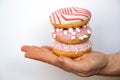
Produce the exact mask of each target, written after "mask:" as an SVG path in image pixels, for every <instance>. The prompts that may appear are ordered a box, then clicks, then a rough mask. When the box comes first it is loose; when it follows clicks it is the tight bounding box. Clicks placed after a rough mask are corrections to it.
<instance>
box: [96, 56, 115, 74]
mask: <svg viewBox="0 0 120 80" xmlns="http://www.w3.org/2000/svg"><path fill="white" fill-rule="evenodd" d="M105 56H106V59H107V61H108V62H107V64H106V66H105V67H104V68H102V69H101V71H100V72H99V73H98V75H104V76H107V75H109V74H110V72H111V67H112V65H111V64H112V60H113V55H112V54H105Z"/></svg>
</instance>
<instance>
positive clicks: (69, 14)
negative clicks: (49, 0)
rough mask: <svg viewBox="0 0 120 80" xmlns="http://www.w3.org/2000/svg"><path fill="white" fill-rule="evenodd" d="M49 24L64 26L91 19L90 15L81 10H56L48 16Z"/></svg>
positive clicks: (72, 8)
mask: <svg viewBox="0 0 120 80" xmlns="http://www.w3.org/2000/svg"><path fill="white" fill-rule="evenodd" d="M49 18H50V21H51V23H55V24H66V23H71V22H78V21H83V20H86V19H90V18H91V13H90V12H89V11H88V10H86V9H83V8H78V7H67V8H61V9H58V10H56V11H54V12H52V14H51V15H50V16H49Z"/></svg>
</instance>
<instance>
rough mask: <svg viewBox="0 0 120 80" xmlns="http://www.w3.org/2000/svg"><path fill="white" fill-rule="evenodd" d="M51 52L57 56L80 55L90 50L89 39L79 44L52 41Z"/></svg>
mask: <svg viewBox="0 0 120 80" xmlns="http://www.w3.org/2000/svg"><path fill="white" fill-rule="evenodd" d="M52 49H53V52H54V53H55V54H56V55H58V56H66V57H71V58H76V57H79V56H82V55H83V54H85V53H89V52H91V50H92V44H91V41H87V42H84V43H81V44H74V45H71V44H64V43H60V42H57V41H55V42H54V43H53V47H52Z"/></svg>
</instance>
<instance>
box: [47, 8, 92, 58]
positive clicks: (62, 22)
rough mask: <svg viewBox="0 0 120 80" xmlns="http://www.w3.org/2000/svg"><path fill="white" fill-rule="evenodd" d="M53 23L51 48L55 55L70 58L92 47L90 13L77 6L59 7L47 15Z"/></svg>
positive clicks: (88, 50) (86, 51)
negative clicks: (89, 24)
mask: <svg viewBox="0 0 120 80" xmlns="http://www.w3.org/2000/svg"><path fill="white" fill-rule="evenodd" d="M49 18H50V22H51V24H52V25H53V27H54V28H53V31H52V37H53V38H54V39H55V41H54V43H53V46H52V49H53V52H54V53H55V54H56V55H59V56H67V57H71V58H75V57H79V56H81V55H83V54H84V53H88V52H90V51H91V49H92V44H91V41H90V40H89V38H90V36H91V29H90V27H89V26H88V22H89V21H90V19H91V13H90V12H89V11H88V10H86V9H83V8H79V7H66V8H60V9H58V10H56V11H54V12H52V13H51V15H50V16H49Z"/></svg>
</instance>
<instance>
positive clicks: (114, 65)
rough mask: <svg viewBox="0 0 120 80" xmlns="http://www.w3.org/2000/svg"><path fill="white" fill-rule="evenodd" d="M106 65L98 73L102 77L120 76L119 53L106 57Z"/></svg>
mask: <svg viewBox="0 0 120 80" xmlns="http://www.w3.org/2000/svg"><path fill="white" fill-rule="evenodd" d="M107 58H108V64H107V66H106V67H105V68H104V69H103V70H102V71H101V72H100V73H99V74H100V75H104V76H120V52H118V53H115V54H109V55H107Z"/></svg>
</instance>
